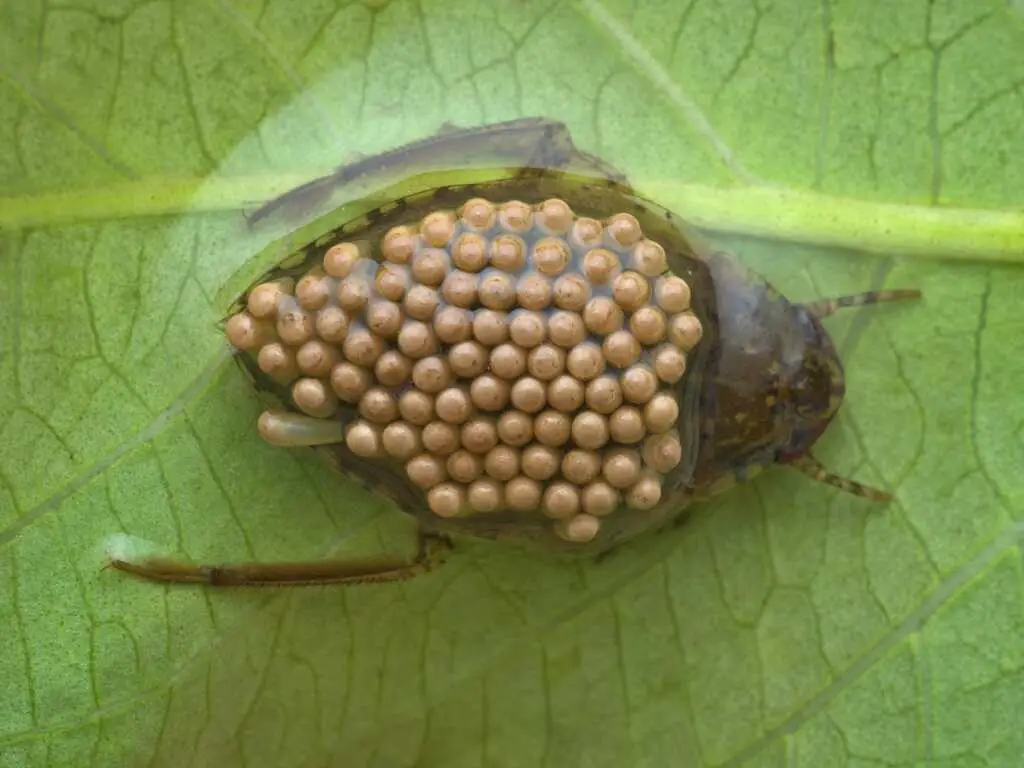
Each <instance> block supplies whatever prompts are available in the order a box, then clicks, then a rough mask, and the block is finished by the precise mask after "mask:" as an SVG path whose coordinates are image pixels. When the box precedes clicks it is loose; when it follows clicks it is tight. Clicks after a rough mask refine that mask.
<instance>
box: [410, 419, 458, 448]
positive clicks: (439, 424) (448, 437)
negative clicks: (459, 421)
mask: <svg viewBox="0 0 1024 768" xmlns="http://www.w3.org/2000/svg"><path fill="white" fill-rule="evenodd" d="M420 439H421V440H422V441H423V447H424V448H426V449H427V450H428V451H430V452H431V453H433V454H436V455H438V456H448V455H449V454H451V453H454V452H455V451H457V450H458V448H459V428H458V427H457V426H455V425H454V424H448V423H447V422H444V421H432V422H430V423H429V424H427V425H426V426H425V427H423V432H422V433H420Z"/></svg>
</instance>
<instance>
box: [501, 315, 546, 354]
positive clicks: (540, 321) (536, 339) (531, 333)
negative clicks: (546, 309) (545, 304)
mask: <svg viewBox="0 0 1024 768" xmlns="http://www.w3.org/2000/svg"><path fill="white" fill-rule="evenodd" d="M510 318H511V321H510V322H509V324H508V332H509V336H511V337H512V341H513V342H514V343H516V344H518V345H519V346H520V347H523V348H524V349H532V348H533V347H536V346H537V345H539V344H542V343H543V342H544V339H545V338H547V323H546V322H545V319H544V315H542V314H541V313H540V312H530V311H527V310H521V309H517V310H516V311H515V312H513V313H512V314H511V315H510Z"/></svg>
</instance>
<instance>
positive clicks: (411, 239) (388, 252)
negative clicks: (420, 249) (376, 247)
mask: <svg viewBox="0 0 1024 768" xmlns="http://www.w3.org/2000/svg"><path fill="white" fill-rule="evenodd" d="M416 240H417V236H416V232H415V231H414V230H413V229H412V228H411V227H407V226H399V227H392V228H391V229H389V230H388V231H387V234H385V235H384V237H383V239H382V240H381V243H380V252H381V255H382V256H383V257H384V258H385V260H387V261H390V262H394V263H395V264H406V263H408V261H409V259H411V258H412V255H413V253H414V252H415V250H416Z"/></svg>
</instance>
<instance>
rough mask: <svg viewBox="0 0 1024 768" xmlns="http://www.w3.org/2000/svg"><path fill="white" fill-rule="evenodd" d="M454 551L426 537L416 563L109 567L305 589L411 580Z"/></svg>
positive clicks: (158, 577)
mask: <svg viewBox="0 0 1024 768" xmlns="http://www.w3.org/2000/svg"><path fill="white" fill-rule="evenodd" d="M451 548H452V545H451V541H450V540H449V539H448V538H447V537H446V536H441V535H438V534H427V533H423V532H420V551H419V553H418V554H417V556H416V557H415V558H414V559H413V560H411V561H404V560H398V559H387V558H375V559H365V560H359V561H356V560H321V561H315V562H305V563H304V562H280V563H229V564H223V565H194V564H192V563H187V562H183V561H181V560H174V559H171V558H166V557H152V556H151V557H144V558H141V559H139V560H127V559H123V558H112V559H111V560H110V562H109V564H108V567H110V568H113V569H115V570H118V571H122V572H124V573H128V574H130V575H132V576H136V577H138V578H140V579H145V580H148V581H161V582H165V583H171V584H198V585H205V586H210V587H305V586H319V585H331V584H342V585H353V584H379V583H382V582H388V581H405V580H407V579H411V578H412V577H414V576H419V575H421V574H423V573H427V572H428V571H431V570H433V569H434V568H436V567H437V566H438V565H441V564H442V563H443V562H444V560H445V557H444V556H445V555H446V554H447V552H448V551H450V550H451Z"/></svg>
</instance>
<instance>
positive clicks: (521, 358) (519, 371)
mask: <svg viewBox="0 0 1024 768" xmlns="http://www.w3.org/2000/svg"><path fill="white" fill-rule="evenodd" d="M526 359H527V353H526V350H525V349H523V348H521V347H517V346H516V345H515V344H500V345H498V346H497V347H495V348H494V349H492V350H491V373H493V374H494V375H495V376H497V377H499V378H502V379H508V380H514V379H518V378H519V377H520V376H522V375H523V373H525V372H526Z"/></svg>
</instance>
